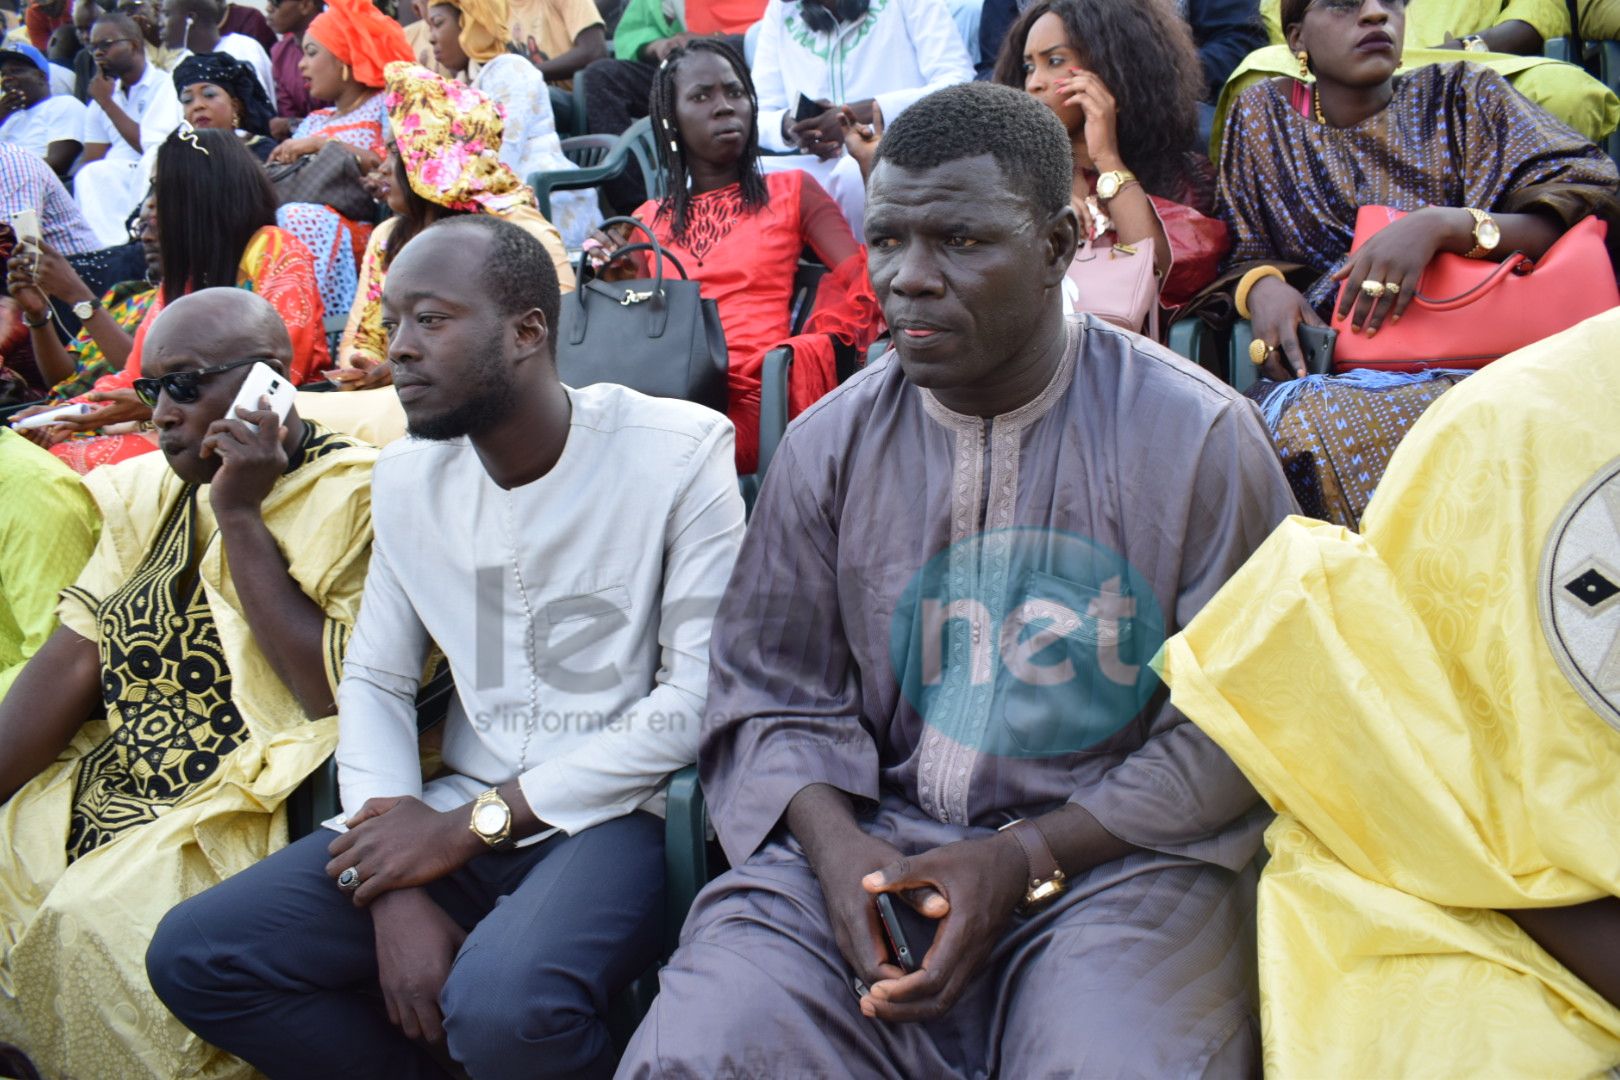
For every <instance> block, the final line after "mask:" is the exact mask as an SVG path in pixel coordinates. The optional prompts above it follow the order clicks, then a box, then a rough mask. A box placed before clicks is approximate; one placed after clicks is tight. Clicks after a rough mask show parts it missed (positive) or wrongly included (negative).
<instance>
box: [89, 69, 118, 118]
mask: <svg viewBox="0 0 1620 1080" xmlns="http://www.w3.org/2000/svg"><path fill="white" fill-rule="evenodd" d="M115 85H117V84H116V83H114V82H113V80H112V79H109V78H108V77H107V73H106V72H105V71H102V70H100V69H99V68H98V69H97V70H96V74H95V77H94V78H93V79H91V80H90V100H91V101H94V102H95V103H96V104H97V105H100V106H101V107H102V108H103V109H105V108H106V107H107V103H108V102H109V101H111V100H112V93H113V87H114V86H115Z"/></svg>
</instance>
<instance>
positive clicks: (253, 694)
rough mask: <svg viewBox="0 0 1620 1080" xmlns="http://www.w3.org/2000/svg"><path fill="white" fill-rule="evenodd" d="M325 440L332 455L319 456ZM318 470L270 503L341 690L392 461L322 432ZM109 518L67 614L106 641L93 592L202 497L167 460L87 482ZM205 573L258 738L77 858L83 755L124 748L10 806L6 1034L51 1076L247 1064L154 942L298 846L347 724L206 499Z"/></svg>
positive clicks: (52, 776) (2, 931)
mask: <svg viewBox="0 0 1620 1080" xmlns="http://www.w3.org/2000/svg"><path fill="white" fill-rule="evenodd" d="M317 442H324V443H325V446H324V448H320V451H319V452H318V453H317V452H316V451H317V447H316V443H317ZM307 445H308V446H309V447H310V451H309V459H308V460H306V462H305V463H304V464H303V465H302V466H300V467H299V468H297V469H295V470H294V471H293V472H291V473H289V474H288V475H287V476H285V477H283V478H282V479H281V480H280V481H278V482H277V484H276V486H275V488H273V489H272V491H271V493H270V495H269V497H268V498H267V499H266V500H265V502H264V506H263V513H264V521H265V525H266V526H267V527H268V528H269V530H270V532H271V534H272V535H274V536H275V538H276V540H277V542H278V544H279V546H280V548H281V550H282V552H283V554H284V555H285V556H286V558H287V559H288V571H289V573H290V574H291V575H292V577H293V579H294V580H295V581H297V582H298V584H299V587H300V588H301V589H302V590H303V592H304V593H305V595H307V596H309V597H310V598H311V599H312V600H313V601H314V602H315V603H316V604H317V605H318V606H319V607H320V608H321V609H322V610H323V611H324V612H325V614H326V617H327V628H326V642H325V645H326V649H325V653H326V668H327V677H328V679H329V680H330V681H331V682H332V685H333V687H334V691H335V688H336V685H337V679H338V677H339V676H340V673H341V659H342V657H341V650H342V645H343V643H344V642H345V641H346V640H347V635H348V631H349V630H350V629H351V628H352V627H353V625H354V621H355V619H356V617H357V616H358V615H359V611H360V593H361V588H362V586H363V585H364V583H365V575H366V569H367V567H368V566H369V563H370V555H371V486H370V481H371V466H372V463H373V462H374V461H375V459H376V451H375V449H373V448H372V447H369V446H365V445H363V444H360V443H358V442H355V441H353V440H349V439H345V438H341V437H338V436H333V435H331V434H330V433H321V432H319V431H318V429H317V438H316V440H315V441H312V442H311V443H310V444H307ZM84 482H85V485H86V486H87V487H88V488H89V489H90V492H91V494H92V495H93V496H94V497H95V500H96V503H97V505H98V506H99V507H100V509H101V512H102V515H103V525H102V531H101V538H100V541H99V542H98V544H97V546H96V549H95V552H94V554H93V555H92V556H91V558H90V562H89V563H88V565H86V567H85V569H84V572H83V573H82V574H81V575H80V577H79V579H78V582H77V583H76V585H75V586H74V588H73V589H72V590H70V593H69V594H65V596H64V600H63V602H62V605H61V608H60V612H59V613H60V615H61V619H62V623H63V625H65V626H67V627H68V628H70V629H72V630H73V631H75V632H77V633H79V634H81V635H83V636H85V637H87V638H89V639H91V640H96V639H97V637H98V634H99V625H98V621H97V619H96V617H95V614H94V613H93V612H91V611H89V610H88V609H87V608H86V607H85V606H84V604H83V603H81V602H79V601H78V600H77V599H75V597H76V596H90V597H106V596H110V595H112V593H113V592H114V591H115V590H116V589H117V588H118V586H119V585H121V584H122V583H123V582H124V581H126V580H127V579H128V578H129V576H130V575H131V574H132V573H133V572H134V571H135V570H136V569H137V568H138V567H139V566H140V564H141V562H142V560H143V559H144V558H145V556H146V554H147V552H148V550H150V548H151V546H152V543H153V539H154V537H155V536H156V535H157V533H158V531H159V530H160V529H161V528H162V526H163V523H164V522H165V521H167V520H168V518H169V516H170V514H171V512H172V511H173V510H174V509H175V507H176V504H177V502H178V500H179V499H180V498H181V497H182V496H183V494H184V492H185V491H186V487H185V485H184V484H182V483H181V481H180V479H179V477H177V476H176V475H175V474H174V473H173V472H172V471H171V470H170V469H169V467H168V463H167V461H166V460H165V459H164V458H163V456H162V455H161V454H147V455H143V456H141V457H138V458H134V459H132V460H129V461H127V462H123V463H121V464H118V465H114V466H108V467H106V468H101V469H97V470H96V471H95V472H93V473H91V474H90V475H89V476H87V477H85V481H84ZM197 498H198V510H199V519H200V522H201V528H200V529H199V536H200V537H202V538H203V539H202V543H203V545H204V546H203V548H202V553H201V556H200V564H199V565H200V570H199V572H200V574H201V577H202V581H203V586H204V591H205V593H206V596H207V601H208V607H209V609H210V611H211V613H212V615H213V619H214V623H215V627H216V629H217V632H218V636H219V643H220V647H221V649H222V650H223V652H224V654H225V657H226V659H227V661H228V663H229V667H230V672H231V677H232V689H233V697H232V701H233V704H235V706H236V708H237V710H238V711H239V712H240V714H241V716H242V717H243V719H244V720H245V721H246V724H247V727H248V729H249V731H250V732H251V738H249V739H248V740H247V741H246V742H244V743H243V744H242V745H241V746H240V747H239V748H238V749H237V750H235V751H234V752H232V753H230V754H229V755H228V756H226V757H225V758H224V759H223V760H222V761H221V762H220V765H219V767H218V769H217V771H215V772H214V774H213V775H212V776H211V777H210V778H209V779H208V780H207V781H205V782H203V783H201V784H198V785H196V786H195V787H194V788H192V789H191V790H190V791H188V792H187V793H186V795H185V796H184V798H182V799H181V800H180V801H179V802H178V803H176V804H174V805H173V806H170V807H168V808H167V809H166V810H165V811H164V812H163V813H162V814H161V815H160V816H158V817H157V818H156V820H154V821H151V822H150V823H147V824H143V825H139V826H138V827H135V828H133V829H131V830H129V831H128V832H126V833H125V834H123V835H121V836H119V837H118V838H116V839H114V840H112V841H111V842H110V843H107V844H105V845H104V846H102V847H99V848H96V849H95V850H93V851H90V852H89V853H88V854H86V855H84V856H83V857H81V858H79V859H77V860H75V861H74V862H73V863H72V864H71V865H70V864H69V863H68V862H67V852H66V840H67V832H68V825H69V815H70V811H71V808H72V805H73V801H74V783H75V778H76V776H77V773H78V765H79V762H80V760H81V759H82V758H83V757H84V756H85V755H86V754H87V753H89V752H90V751H91V750H92V749H93V748H95V747H96V746H98V745H99V744H101V743H102V742H103V741H104V740H105V739H106V738H107V737H108V727H107V722H106V721H100V720H98V721H95V722H93V723H90V724H87V725H86V726H85V727H84V728H83V729H82V730H81V731H80V732H79V733H78V735H77V736H76V737H75V738H74V740H73V742H72V744H71V746H70V747H69V748H68V749H67V750H66V751H65V752H64V753H63V754H62V756H61V757H60V758H59V759H58V760H57V761H56V762H55V764H53V765H52V766H51V767H50V768H48V769H47V770H45V771H44V772H43V773H42V774H41V775H39V776H38V777H36V778H35V779H34V780H33V781H32V782H30V783H29V784H28V785H27V786H25V787H24V788H23V789H22V790H21V791H19V792H18V793H17V795H16V796H14V797H13V798H12V799H11V800H10V801H9V802H7V803H6V804H5V805H4V807H0V845H3V846H4V848H5V850H6V851H7V858H6V859H5V860H4V862H0V1039H3V1040H5V1041H8V1042H13V1043H16V1044H17V1045H19V1046H21V1047H22V1048H23V1049H24V1050H26V1051H27V1052H28V1054H29V1055H30V1056H31V1057H32V1058H33V1059H34V1061H35V1063H36V1064H38V1065H39V1067H40V1068H41V1070H42V1071H43V1072H44V1073H45V1075H47V1076H51V1077H75V1078H83V1080H99V1078H104V1077H105V1078H112V1077H117V1078H119V1080H130V1078H139V1077H161V1078H171V1077H181V1076H184V1077H227V1076H230V1077H235V1076H247V1075H251V1073H250V1070H249V1069H248V1068H247V1066H246V1065H244V1064H242V1063H241V1062H240V1061H237V1060H236V1059H234V1058H231V1057H228V1056H227V1055H225V1054H223V1053H222V1052H220V1051H218V1050H216V1049H214V1048H213V1047H210V1046H208V1045H207V1044H205V1043H203V1042H202V1041H201V1040H200V1039H198V1038H197V1037H196V1036H194V1035H192V1034H191V1033H190V1032H188V1031H187V1030H186V1029H185V1027H184V1026H182V1025H181V1024H180V1022H179V1021H178V1020H176V1019H174V1017H172V1016H171V1015H169V1013H168V1010H166V1009H165V1008H164V1007H163V1005H162V1003H161V1002H159V1001H158V999H157V997H156V995H154V994H153V993H152V990H151V988H150V986H149V985H148V983H147V979H146V967H145V956H146V946H147V944H148V943H149V942H150V941H151V937H152V932H153V930H154V929H155V928H156V927H157V923H158V920H159V919H161V918H162V917H163V915H164V913H166V912H167V911H168V910H169V909H170V908H171V907H173V906H174V905H175V904H177V903H179V902H180V901H181V900H184V899H186V898H187V897H190V896H193V895H195V894H197V893H199V892H201V891H203V890H204V889H206V888H208V887H209V886H211V885H214V884H216V883H217V882H219V881H221V880H223V879H224V878H226V877H229V876H230V875H231V874H233V873H236V872H237V871H239V870H242V869H244V868H246V867H247V866H249V865H251V864H252V863H254V862H255V861H257V860H259V859H261V858H263V857H264V856H265V855H267V854H269V853H270V852H271V851H273V850H275V849H276V848H279V847H281V846H282V845H283V844H285V843H286V839H287V827H286V820H285V814H284V813H283V812H282V811H281V805H282V802H283V800H285V799H286V797H287V796H288V795H289V794H291V793H292V791H293V790H294V789H295V788H296V787H297V786H298V785H299V783H300V782H301V781H302V780H303V779H304V778H305V777H306V776H307V775H309V774H310V773H311V772H312V771H313V770H314V769H315V768H316V766H317V765H319V764H320V763H321V762H322V761H323V760H324V759H325V758H326V757H327V755H328V754H330V753H331V751H332V749H333V747H334V746H335V744H336V740H337V721H336V717H328V718H326V719H323V720H320V721H317V722H313V723H312V722H309V721H308V720H306V719H305V717H304V714H303V710H302V708H301V707H300V706H299V704H298V702H297V700H296V699H295V698H294V696H293V694H292V691H291V690H290V689H288V687H287V686H286V684H285V683H283V682H282V681H281V679H280V678H279V677H278V676H277V675H276V673H275V671H274V670H273V669H272V668H271V666H270V663H269V661H268V660H267V659H266V658H265V656H264V654H263V653H262V652H261V651H260V650H259V648H258V646H257V645H256V644H255V643H254V640H253V635H252V632H251V630H250V628H249V626H248V623H247V618H246V616H245V614H244V613H243V610H242V606H241V600H240V598H239V597H238V595H237V593H236V590H235V587H234V586H233V584H232V581H231V578H230V576H229V573H228V571H227V568H226V565H225V556H224V550H223V545H222V543H221V541H220V539H219V535H218V533H217V531H216V530H215V528H214V526H213V518H212V514H211V513H210V512H209V510H208V502H207V499H208V491H207V489H206V488H203V489H201V490H200V492H199V494H198V496H197Z"/></svg>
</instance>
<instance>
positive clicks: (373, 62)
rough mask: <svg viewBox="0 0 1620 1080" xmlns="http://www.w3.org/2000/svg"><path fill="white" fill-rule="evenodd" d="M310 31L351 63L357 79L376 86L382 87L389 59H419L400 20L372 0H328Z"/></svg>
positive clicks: (312, 35) (343, 59) (334, 53)
mask: <svg viewBox="0 0 1620 1080" xmlns="http://www.w3.org/2000/svg"><path fill="white" fill-rule="evenodd" d="M308 33H309V35H310V36H311V37H313V38H314V39H315V40H316V42H318V43H319V44H320V46H321V48H323V49H325V50H326V51H327V52H329V53H331V54H332V55H333V56H335V57H337V58H338V62H339V63H342V64H345V65H347V66H348V68H349V70H350V71H352V72H353V73H354V81H355V82H357V83H360V84H361V85H362V86H369V87H372V88H373V89H376V90H381V89H382V87H383V82H384V80H383V69H384V68H386V67H387V66H388V65H389V64H390V63H392V62H393V61H395V60H406V61H414V60H415V59H416V53H414V52H413V51H412V50H411V46H410V42H408V41H406V40H405V31H404V30H403V29H401V28H400V25H399V23H397V22H395V21H394V20H393V19H390V18H389V17H388V16H387V15H384V14H383V13H382V12H380V11H378V10H377V9H376V8H375V7H373V6H372V5H371V0H328V3H327V5H326V10H325V11H323V12H321V13H320V14H319V15H317V16H315V19H314V21H313V22H311V23H310V24H309V30H308Z"/></svg>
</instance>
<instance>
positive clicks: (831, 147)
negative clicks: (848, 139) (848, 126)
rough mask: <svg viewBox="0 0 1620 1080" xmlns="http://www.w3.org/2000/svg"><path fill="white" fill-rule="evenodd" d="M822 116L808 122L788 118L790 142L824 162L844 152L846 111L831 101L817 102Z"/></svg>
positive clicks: (812, 118) (814, 117)
mask: <svg viewBox="0 0 1620 1080" xmlns="http://www.w3.org/2000/svg"><path fill="white" fill-rule="evenodd" d="M816 104H817V105H820V106H821V109H822V111H821V113H820V115H817V116H813V117H811V118H810V119H808V120H793V119H792V117H791V116H789V118H788V128H787V137H788V142H790V143H792V144H793V145H795V146H797V147H799V148H800V149H802V150H805V151H808V152H809V153H812V154H814V155H816V157H818V158H820V159H821V160H822V161H827V160H829V159H831V158H835V157H837V156H838V155H839V154H842V153H843V152H844V123H845V121H844V110H843V109H842V108H840V107H839V106H837V105H834V104H833V103H832V102H830V101H826V100H821V101H817V102H816Z"/></svg>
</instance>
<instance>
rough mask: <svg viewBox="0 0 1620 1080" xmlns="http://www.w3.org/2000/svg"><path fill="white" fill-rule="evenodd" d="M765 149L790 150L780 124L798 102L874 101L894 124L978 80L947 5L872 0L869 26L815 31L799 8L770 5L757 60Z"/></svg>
mask: <svg viewBox="0 0 1620 1080" xmlns="http://www.w3.org/2000/svg"><path fill="white" fill-rule="evenodd" d="M753 75H754V86H755V88H756V89H757V90H758V91H759V145H760V146H761V147H763V148H765V149H767V150H788V149H791V147H789V146H788V144H787V142H786V140H784V139H783V138H782V118H783V116H784V115H786V114H787V113H789V112H791V111H792V110H793V108H794V107H795V106H796V105H797V104H798V100H799V95H800V94H803V95H805V96H806V97H809V98H812V99H815V100H820V99H823V98H825V99H826V100H828V101H831V102H833V103H834V104H844V103H845V102H851V101H864V100H865V99H867V98H875V99H876V100H877V103H878V107H879V108H881V109H882V110H883V119H884V120H886V121H890V122H892V121H893V120H894V118H895V117H897V116H899V115H900V113H901V112H902V111H904V110H905V109H906V108H907V107H908V106H909V105H911V104H912V103H913V102H915V101H916V100H918V99H919V98H921V97H924V96H926V95H927V94H930V93H932V92H933V91H935V90H940V89H943V88H944V87H947V86H950V85H952V84H953V83H964V82H968V81H970V80H971V79H972V78H973V62H972V60H970V59H969V58H968V52H967V47H966V46H965V45H964V44H963V43H962V36H961V34H959V33H958V32H957V29H956V23H955V21H954V20H953V19H952V18H951V14H950V11H949V9H948V8H946V6H945V2H944V0H872V3H871V7H870V8H869V9H868V10H867V13H866V15H865V17H864V18H862V19H860V20H858V21H856V22H853V23H847V24H841V25H840V26H839V27H838V29H837V30H836V31H834V32H832V33H823V32H821V31H817V30H812V29H810V27H808V26H807V25H805V22H804V20H803V19H802V18H801V17H800V15H799V5H798V4H796V3H784V2H783V0H770V2H769V3H767V4H766V5H765V14H764V16H763V17H762V18H761V19H760V21H759V45H758V47H757V49H756V50H755V53H754V63H753Z"/></svg>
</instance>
